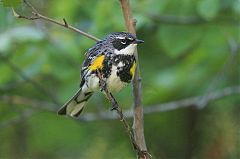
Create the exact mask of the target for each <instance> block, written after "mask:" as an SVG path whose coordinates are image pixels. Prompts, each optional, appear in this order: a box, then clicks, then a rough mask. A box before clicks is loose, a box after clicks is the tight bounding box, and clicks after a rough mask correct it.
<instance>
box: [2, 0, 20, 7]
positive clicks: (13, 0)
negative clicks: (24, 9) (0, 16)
mask: <svg viewBox="0 0 240 159" xmlns="http://www.w3.org/2000/svg"><path fill="white" fill-rule="evenodd" d="M0 4H2V5H3V6H4V7H17V6H18V5H19V4H21V0H0Z"/></svg>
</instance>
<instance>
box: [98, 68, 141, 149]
mask: <svg viewBox="0 0 240 159" xmlns="http://www.w3.org/2000/svg"><path fill="white" fill-rule="evenodd" d="M97 74H98V78H99V82H100V86H101V89H102V91H104V93H105V95H106V97H107V99H108V100H109V101H110V102H111V104H112V110H115V111H116V112H117V114H118V116H119V118H120V121H121V122H122V123H123V125H124V127H125V129H126V131H127V133H128V136H129V138H130V140H131V142H132V145H133V148H134V149H135V151H136V152H137V153H138V154H141V149H140V147H139V146H138V145H137V143H136V141H135V139H134V136H133V133H132V130H131V128H130V126H129V124H128V122H127V120H126V119H125V117H124V115H123V112H122V109H121V108H120V107H119V105H118V103H117V101H116V99H115V98H114V97H113V95H112V93H111V92H109V91H108V88H107V84H106V82H105V81H104V80H103V78H102V74H101V73H100V71H99V70H97Z"/></svg>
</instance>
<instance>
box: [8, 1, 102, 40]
mask: <svg viewBox="0 0 240 159" xmlns="http://www.w3.org/2000/svg"><path fill="white" fill-rule="evenodd" d="M23 2H24V3H25V4H26V5H27V6H28V7H29V8H30V9H31V11H32V16H31V17H27V16H23V15H20V14H18V13H17V12H16V11H15V10H14V9H13V8H12V11H13V15H14V16H15V17H16V18H22V19H27V20H37V19H41V20H45V21H47V22H51V23H54V24H57V25H59V26H62V27H65V28H67V29H69V30H72V31H75V32H77V33H79V34H81V35H83V36H85V37H87V38H89V39H92V40H94V41H99V40H100V39H98V38H96V37H95V36H93V35H91V34H88V33H86V32H84V31H82V30H80V29H77V28H75V27H73V26H71V25H69V24H68V23H67V21H66V19H65V18H63V22H59V21H56V20H54V19H52V18H49V17H46V16H44V15H42V14H40V13H39V12H38V10H37V9H36V8H35V7H33V5H32V4H31V3H29V2H28V1H26V0H23Z"/></svg>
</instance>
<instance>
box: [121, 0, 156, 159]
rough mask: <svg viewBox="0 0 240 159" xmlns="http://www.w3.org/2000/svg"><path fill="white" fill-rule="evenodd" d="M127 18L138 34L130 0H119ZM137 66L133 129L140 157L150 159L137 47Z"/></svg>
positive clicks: (127, 25)
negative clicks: (145, 135)
mask: <svg viewBox="0 0 240 159" xmlns="http://www.w3.org/2000/svg"><path fill="white" fill-rule="evenodd" d="M119 1H120V4H121V8H122V12H123V16H124V20H125V25H126V28H127V31H128V32H130V33H133V34H136V30H135V26H136V22H137V21H136V20H135V19H133V18H132V11H131V9H130V4H129V1H128V0H119ZM134 55H135V58H136V61H137V68H136V70H135V77H134V80H133V83H132V84H133V97H134V105H133V130H134V137H135V140H136V143H137V144H138V145H139V147H140V149H141V152H142V153H141V154H138V158H139V159H149V158H151V155H150V154H149V153H148V151H147V146H146V142H145V137H144V123H143V122H144V120H143V106H142V92H141V78H140V70H139V61H138V53H137V49H136V50H135V52H134Z"/></svg>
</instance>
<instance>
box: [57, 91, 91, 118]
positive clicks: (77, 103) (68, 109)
mask: <svg viewBox="0 0 240 159" xmlns="http://www.w3.org/2000/svg"><path fill="white" fill-rule="evenodd" d="M91 96H92V92H87V93H85V92H83V91H82V89H81V88H80V89H79V90H78V91H77V92H76V94H75V95H74V96H73V97H72V98H71V99H70V100H69V101H68V102H67V103H65V104H64V105H63V106H62V107H61V108H60V109H59V110H58V114H59V115H70V116H72V117H78V116H79V115H80V114H81V112H82V111H83V108H84V105H85V104H86V103H87V101H88V99H89V98H90V97H91Z"/></svg>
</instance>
